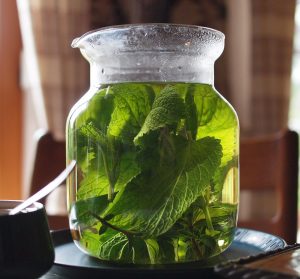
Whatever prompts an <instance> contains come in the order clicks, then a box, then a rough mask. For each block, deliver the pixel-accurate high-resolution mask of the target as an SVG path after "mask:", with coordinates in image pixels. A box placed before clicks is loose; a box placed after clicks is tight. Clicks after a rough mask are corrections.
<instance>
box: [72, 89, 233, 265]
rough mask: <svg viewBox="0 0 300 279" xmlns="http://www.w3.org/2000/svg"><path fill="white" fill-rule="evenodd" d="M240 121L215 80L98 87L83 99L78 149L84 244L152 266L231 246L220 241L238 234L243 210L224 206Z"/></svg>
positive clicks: (97, 252)
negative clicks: (212, 82) (236, 226)
mask: <svg viewBox="0 0 300 279" xmlns="http://www.w3.org/2000/svg"><path fill="white" fill-rule="evenodd" d="M236 127H237V122H236V117H235V115H234V113H233V112H232V111H231V109H230V108H229V107H228V106H227V104H226V103H224V101H223V100H222V99H221V98H220V97H219V96H218V95H217V94H216V93H215V92H214V91H213V90H212V88H211V87H210V86H208V85H196V84H173V85H150V84H138V83H132V84H131V83H128V84H118V85H111V86H107V87H106V88H104V89H101V90H99V91H98V93H97V94H96V95H95V96H94V97H92V98H91V99H90V100H88V102H87V103H85V104H84V105H82V108H81V113H79V115H78V117H77V120H76V129H75V131H74V138H73V142H74V145H75V146H76V148H74V150H71V151H72V152H73V153H74V154H75V155H73V157H74V156H75V157H76V156H77V158H78V165H79V175H78V181H79V187H78V190H77V202H76V203H75V204H74V206H73V207H74V212H75V215H76V218H77V221H75V223H74V225H76V226H79V227H80V230H81V231H82V241H81V245H82V246H83V247H84V248H85V249H86V250H87V251H89V252H90V253H91V254H92V255H94V256H96V257H99V258H101V259H106V260H113V261H121V262H131V263H152V264H153V263H168V262H174V261H187V260H195V259H201V258H202V257H204V256H205V257H206V256H208V255H212V254H214V253H217V252H218V251H220V249H224V247H225V246H224V247H223V248H220V247H219V244H218V241H217V239H222V238H224V239H227V238H228V239H229V238H230V237H231V236H232V233H233V232H231V231H232V228H233V227H234V223H235V221H234V220H233V221H230V222H227V219H230V220H231V219H232V218H233V219H234V218H235V215H236V207H230V210H227V211H224V210H223V209H222V208H223V205H222V204H221V203H220V193H221V192H222V187H223V184H224V181H225V179H226V176H227V174H228V173H229V171H230V169H231V168H233V167H236V166H237V160H236V156H237V153H236V142H237V141H236V129H237V128H236ZM213 203H215V205H216V204H218V206H217V208H218V209H214V207H213V205H214V204H213ZM226 208H227V207H226ZM224 212H225V213H224ZM221 224H228V226H223V227H222V225H221ZM229 224H230V225H229ZM224 241H225V240H224ZM224 241H223V242H224ZM224 243H227V244H226V245H227V246H228V245H229V241H227V242H226V241H225V242H224ZM224 245H225V244H224Z"/></svg>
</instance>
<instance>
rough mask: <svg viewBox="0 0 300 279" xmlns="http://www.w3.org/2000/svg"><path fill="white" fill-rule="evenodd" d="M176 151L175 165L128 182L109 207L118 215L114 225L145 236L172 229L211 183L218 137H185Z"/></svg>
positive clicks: (217, 159) (217, 155) (217, 158)
mask: <svg viewBox="0 0 300 279" xmlns="http://www.w3.org/2000/svg"><path fill="white" fill-rule="evenodd" d="M176 147H177V146H176ZM175 152H176V153H177V154H178V159H177V162H176V163H175V164H174V165H173V166H169V167H168V166H164V167H160V168H158V169H157V170H154V171H153V173H152V174H151V175H150V176H149V174H148V173H146V174H145V173H141V174H139V175H138V176H137V177H136V178H134V179H133V180H132V181H131V182H130V183H129V184H128V185H127V186H126V188H125V190H124V192H123V193H122V195H121V196H120V198H119V199H118V200H117V201H116V203H114V205H113V206H112V207H111V209H110V210H108V214H112V215H114V216H115V217H114V218H113V219H112V220H111V222H112V223H113V224H114V225H115V226H117V227H120V228H122V229H124V230H129V231H134V232H136V233H138V234H140V235H142V236H143V237H145V238H148V237H155V236H158V235H160V234H162V233H164V232H166V231H167V230H169V229H170V228H171V227H172V226H173V224H174V223H175V222H176V221H177V220H178V218H180V217H181V215H182V214H183V213H184V212H185V211H186V210H187V208H188V207H189V206H190V205H191V204H192V203H193V202H194V201H195V200H196V199H197V197H198V196H199V195H200V194H201V192H202V191H204V189H205V187H208V186H209V182H210V179H211V177H212V175H213V174H214V172H215V170H216V169H217V167H218V165H219V164H220V159H221V154H222V151H221V145H220V143H219V141H218V140H215V139H212V138H204V139H201V140H199V141H196V142H189V141H186V142H185V143H182V144H181V145H180V146H179V147H177V149H176V150H175Z"/></svg>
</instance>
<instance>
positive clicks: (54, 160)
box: [30, 133, 69, 230]
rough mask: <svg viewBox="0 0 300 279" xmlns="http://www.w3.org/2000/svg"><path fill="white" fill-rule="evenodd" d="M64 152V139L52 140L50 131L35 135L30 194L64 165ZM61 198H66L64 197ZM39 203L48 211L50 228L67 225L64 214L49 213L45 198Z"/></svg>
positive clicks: (54, 228)
mask: <svg viewBox="0 0 300 279" xmlns="http://www.w3.org/2000/svg"><path fill="white" fill-rule="evenodd" d="M65 154H66V152H65V142H64V141H62V142H58V141H56V140H54V138H53V137H52V135H51V134H50V133H44V134H41V135H39V136H38V137H37V147H36V154H35V161H34V164H33V172H32V177H31V183H30V195H33V194H34V193H36V192H37V191H39V190H40V189H41V187H43V186H45V185H46V184H48V183H49V182H50V181H51V180H53V179H54V178H55V177H56V176H57V175H58V174H59V173H60V172H61V171H62V170H63V169H64V168H65V167H66V159H65ZM60 187H64V186H60ZM50 195H51V194H50ZM50 197H51V196H49V198H50ZM62 198H63V199H66V197H62ZM41 203H43V204H44V205H45V208H46V211H47V213H48V222H49V226H50V229H52V230H57V229H63V228H68V227H69V225H68V218H67V215H66V214H64V215H61V214H56V215H52V214H50V213H49V210H47V198H46V199H43V200H41ZM52 206H53V203H52ZM54 206H60V207H62V206H64V205H61V204H58V205H54ZM54 209H55V208H54ZM65 210H66V209H65ZM51 211H53V210H51ZM54 211H55V210H54ZM60 211H61V210H60Z"/></svg>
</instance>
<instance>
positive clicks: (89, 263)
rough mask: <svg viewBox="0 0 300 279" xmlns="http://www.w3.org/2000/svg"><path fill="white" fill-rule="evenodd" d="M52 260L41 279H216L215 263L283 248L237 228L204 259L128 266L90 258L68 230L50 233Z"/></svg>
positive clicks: (265, 236) (280, 241)
mask: <svg viewBox="0 0 300 279" xmlns="http://www.w3.org/2000/svg"><path fill="white" fill-rule="evenodd" d="M52 238H53V243H54V246H55V262H54V265H53V267H52V268H51V270H50V271H49V272H48V273H47V274H46V275H44V276H43V277H42V278H43V279H50V278H56V279H60V278H83V277H87V278H105V276H108V277H109V278H159V277H162V278H169V277H170V278H183V277H184V276H188V278H217V277H214V275H213V267H214V266H215V265H218V264H221V263H224V262H227V261H232V260H238V259H241V258H245V257H248V256H254V255H258V254H261V253H266V252H269V251H272V250H277V249H280V248H284V247H285V246H286V243H285V241H284V240H283V239H281V238H279V237H277V236H274V235H271V234H267V233H264V232H259V231H254V230H249V229H242V228H238V229H236V232H235V237H234V241H233V243H232V244H231V245H230V247H229V248H228V249H227V250H226V251H225V252H223V253H222V254H220V255H218V256H215V257H213V258H210V259H209V260H206V261H201V262H191V263H184V264H170V265H129V264H127V265H126V264H116V263H109V262H105V261H101V260H98V259H95V258H93V257H89V256H88V255H86V254H84V253H83V252H81V251H80V250H79V249H78V248H77V247H76V246H75V244H74V243H73V240H72V238H71V234H70V231H69V230H64V231H56V232H52Z"/></svg>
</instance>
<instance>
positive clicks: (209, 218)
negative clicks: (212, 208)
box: [202, 196, 214, 231]
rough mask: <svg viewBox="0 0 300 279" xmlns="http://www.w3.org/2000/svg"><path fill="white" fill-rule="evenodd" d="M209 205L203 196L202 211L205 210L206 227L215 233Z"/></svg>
mask: <svg viewBox="0 0 300 279" xmlns="http://www.w3.org/2000/svg"><path fill="white" fill-rule="evenodd" d="M207 203H208V201H207V199H206V198H205V196H203V206H202V210H203V213H204V216H205V220H206V225H207V228H208V229H209V230H210V231H213V230H214V227H213V224H212V220H211V217H210V213H209V210H208V205H207Z"/></svg>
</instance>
